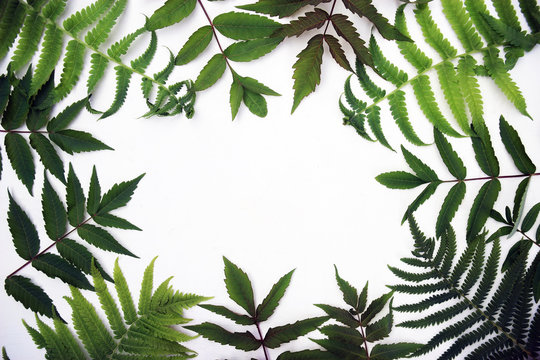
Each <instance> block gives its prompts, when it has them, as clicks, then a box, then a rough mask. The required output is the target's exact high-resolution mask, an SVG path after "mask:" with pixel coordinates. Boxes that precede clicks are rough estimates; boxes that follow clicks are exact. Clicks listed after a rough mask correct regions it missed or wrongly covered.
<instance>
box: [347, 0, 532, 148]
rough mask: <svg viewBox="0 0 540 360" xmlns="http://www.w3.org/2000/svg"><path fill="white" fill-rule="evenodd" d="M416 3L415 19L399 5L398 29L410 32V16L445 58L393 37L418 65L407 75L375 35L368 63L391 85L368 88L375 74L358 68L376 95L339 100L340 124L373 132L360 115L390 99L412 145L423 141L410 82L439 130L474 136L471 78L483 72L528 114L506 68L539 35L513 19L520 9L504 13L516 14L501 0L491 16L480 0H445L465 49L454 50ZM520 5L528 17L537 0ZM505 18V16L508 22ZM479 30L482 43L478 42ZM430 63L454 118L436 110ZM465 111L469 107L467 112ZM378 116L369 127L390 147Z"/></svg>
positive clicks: (477, 116) (424, 5) (477, 117)
mask: <svg viewBox="0 0 540 360" xmlns="http://www.w3.org/2000/svg"><path fill="white" fill-rule="evenodd" d="M407 3H409V2H408V1H407ZM416 3H417V4H416V7H415V9H414V14H415V17H414V19H408V18H407V17H406V16H405V11H404V10H405V8H406V6H409V5H408V4H403V5H401V6H400V7H399V9H398V10H397V12H396V17H395V24H396V29H398V30H399V31H400V33H401V34H403V35H404V36H407V35H408V34H409V31H408V28H407V20H409V22H411V23H412V22H413V21H411V20H414V22H416V23H417V24H418V26H419V27H420V30H421V31H422V34H423V37H424V40H425V42H426V43H427V44H428V45H429V47H431V48H432V49H431V50H434V51H435V52H437V53H438V55H439V57H440V58H441V59H442V61H440V62H435V61H433V60H432V59H431V58H429V57H428V56H427V55H426V54H425V53H424V51H423V50H422V49H420V48H419V47H418V46H417V45H416V44H414V43H411V42H407V41H403V39H400V38H396V42H397V45H398V47H399V49H400V51H401V54H402V55H403V57H404V58H405V59H406V60H407V61H408V62H409V63H410V64H411V65H413V67H415V68H416V70H417V72H416V73H414V74H412V75H411V74H408V73H406V72H404V71H403V70H401V69H399V68H398V67H397V66H395V65H394V64H393V63H392V62H391V61H390V60H388V59H387V58H386V56H385V55H384V53H383V51H382V50H381V48H380V47H379V45H378V43H377V41H376V39H375V37H374V36H372V37H371V40H370V46H369V50H370V52H371V55H372V59H373V66H372V67H373V70H374V71H375V73H376V74H377V75H379V76H380V77H381V78H382V79H383V80H384V81H385V82H386V83H389V85H390V84H392V85H393V87H394V89H393V90H392V91H389V92H388V93H387V94H384V95H381V96H378V97H376V98H374V97H373V96H372V95H373V91H374V89H375V86H376V85H375V83H374V81H372V80H371V79H370V77H369V76H370V75H368V74H367V72H366V71H360V72H358V71H357V72H356V77H357V78H358V80H359V82H360V84H361V85H362V88H363V90H364V92H365V94H366V95H367V96H368V97H369V98H371V99H372V100H373V102H372V103H366V104H365V106H363V107H362V108H359V109H358V108H355V107H352V106H351V109H348V108H346V107H344V106H342V105H340V109H341V111H342V113H343V115H344V118H343V121H344V124H345V125H351V126H353V127H354V128H355V130H356V131H357V132H358V133H359V135H361V136H362V137H363V138H365V139H368V140H371V136H370V134H368V133H367V131H366V129H365V119H366V118H368V120H369V114H372V113H373V112H374V111H375V112H378V111H380V110H379V109H380V105H379V103H380V102H382V101H383V100H386V99H388V101H389V104H390V110H391V112H392V117H393V118H394V120H395V122H396V123H397V125H398V127H399V129H400V131H401V132H402V133H403V135H404V137H405V138H406V139H407V141H409V142H411V143H412V144H414V145H426V142H425V141H422V140H421V139H419V138H418V136H417V134H416V131H415V130H414V128H413V127H412V125H411V123H410V121H409V116H408V108H409V105H408V102H407V101H406V97H405V93H404V92H403V89H404V88H405V87H406V86H407V85H409V84H410V85H411V86H412V89H413V91H414V98H415V99H416V101H417V102H418V105H419V107H420V109H421V110H422V112H423V113H424V115H425V117H426V118H427V119H428V120H429V121H430V122H431V124H432V125H433V126H434V127H435V128H436V129H437V130H439V131H440V132H441V133H443V134H445V135H449V136H453V137H461V136H463V134H464V135H466V136H475V132H473V131H472V130H471V124H472V126H474V127H475V128H477V125H478V124H480V123H483V115H484V110H483V107H484V104H483V99H482V96H481V94H480V90H479V86H478V81H477V79H476V78H477V77H478V76H481V75H486V76H489V77H491V78H492V79H493V80H494V82H495V84H496V85H497V86H498V87H499V88H500V89H501V91H502V92H503V93H504V94H505V95H506V97H507V98H508V100H509V101H510V102H511V103H513V104H514V106H515V107H516V109H517V110H518V111H519V112H521V113H522V114H523V115H525V116H529V115H528V113H527V106H526V103H525V99H524V98H523V95H522V94H521V91H520V89H519V87H518V86H517V85H516V83H515V82H514V81H513V80H512V78H511V76H510V73H509V71H510V70H511V69H512V68H513V67H514V65H515V64H516V62H517V60H518V59H519V58H520V57H521V56H523V55H524V53H525V52H527V51H530V50H531V49H532V48H533V47H534V46H535V45H536V44H537V41H536V40H535V39H534V33H525V32H523V31H521V28H520V27H518V28H516V27H515V26H516V24H519V22H518V20H517V17H515V16H511V18H512V20H511V21H509V20H508V19H506V17H507V16H509V15H507V14H510V13H512V14H514V15H515V13H516V11H515V9H514V7H513V5H512V4H511V3H510V2H504V3H505V5H504V6H502V5H496V6H499V7H498V10H497V14H498V16H499V17H500V18H495V17H493V16H491V15H490V14H489V13H488V11H487V8H486V6H485V4H484V1H469V0H466V1H465V3H463V2H462V1H461V0H443V1H442V6H443V13H444V15H445V17H446V19H447V20H448V22H449V23H450V25H451V27H452V29H453V30H454V31H455V33H456V35H457V38H458V39H459V41H460V43H461V45H462V46H463V48H464V49H465V52H464V53H458V51H457V49H456V47H454V45H452V43H451V42H450V41H449V40H448V39H447V38H446V37H445V36H444V35H443V33H442V32H441V30H440V29H439V28H438V26H437V24H436V22H435V20H434V19H433V18H432V16H431V10H430V5H429V3H428V2H416ZM494 3H496V4H499V3H501V2H498V1H496V2H494ZM527 6H529V5H527ZM503 9H504V10H503ZM533 9H536V10H533ZM520 10H521V11H522V13H523V14H524V16H525V17H526V18H531V13H533V12H534V11H537V6H536V7H534V6H531V7H530V8H528V7H526V6H522V7H521V8H520ZM505 21H509V22H510V24H507V23H505ZM536 21H538V20H536ZM482 37H483V38H484V39H483V40H484V41H485V42H487V45H486V44H484V43H483V40H482ZM501 47H502V48H504V50H505V53H506V58H505V59H503V58H501V57H500V55H499V53H500V51H499V48H501ZM426 50H430V49H426ZM426 52H427V51H426ZM472 54H481V55H483V64H478V63H477V61H476V60H475V59H474V58H473V57H472V56H471V55H472ZM360 62H363V61H360ZM433 69H435V72H436V76H437V79H438V82H439V84H440V88H441V90H442V94H444V98H445V100H446V103H447V105H448V107H449V108H450V111H451V114H452V118H453V119H450V120H449V119H447V118H446V116H445V115H444V114H443V112H442V111H441V107H442V106H441V105H442V104H439V103H438V102H437V100H436V96H435V95H436V89H435V88H434V86H433V85H432V80H431V76H430V75H429V72H430V71H431V70H433ZM409 75H410V76H409ZM347 81H349V80H347ZM347 87H350V84H349V83H348V82H346V83H345V94H347V92H350V90H348V89H347ZM348 97H350V98H353V101H356V100H357V101H362V102H363V100H362V99H359V98H357V96H356V95H355V94H353V93H352V92H350V95H348ZM354 99H356V100H354ZM467 113H470V117H469V115H468V114H467ZM379 120H380V119H378V118H377V121H368V124H369V127H370V130H371V133H372V134H373V135H374V136H375V138H376V140H377V141H379V142H380V143H381V144H382V145H383V146H385V147H387V148H389V149H393V148H392V146H391V145H390V144H389V143H388V142H387V140H386V138H385V136H384V130H383V129H384V127H383V126H382V124H381V123H380V121H379ZM452 120H455V122H456V123H457V125H458V126H459V130H457V129H456V128H455V126H454V125H453V122H454V121H452Z"/></svg>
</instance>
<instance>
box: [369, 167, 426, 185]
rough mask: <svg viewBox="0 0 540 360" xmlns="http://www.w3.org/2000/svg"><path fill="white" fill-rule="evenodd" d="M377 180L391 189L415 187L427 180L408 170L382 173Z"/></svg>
mask: <svg viewBox="0 0 540 360" xmlns="http://www.w3.org/2000/svg"><path fill="white" fill-rule="evenodd" d="M375 180H377V181H378V182H379V183H381V184H382V185H384V186H386V187H387V188H390V189H413V188H415V187H417V186H420V185H422V184H425V183H426V182H427V181H424V180H422V179H420V178H419V177H417V176H415V175H413V174H411V173H408V172H406V171H391V172H386V173H382V174H380V175H378V176H377V177H375Z"/></svg>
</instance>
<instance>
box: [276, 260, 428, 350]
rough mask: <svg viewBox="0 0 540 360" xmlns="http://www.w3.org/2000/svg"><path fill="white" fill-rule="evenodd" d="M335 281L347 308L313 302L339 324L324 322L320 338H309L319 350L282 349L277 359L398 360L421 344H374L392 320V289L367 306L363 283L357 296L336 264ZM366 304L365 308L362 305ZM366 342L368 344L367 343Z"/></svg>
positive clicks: (388, 328) (386, 335)
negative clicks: (372, 344) (290, 350)
mask: <svg viewBox="0 0 540 360" xmlns="http://www.w3.org/2000/svg"><path fill="white" fill-rule="evenodd" d="M336 280H337V283H338V286H339V289H340V290H341V293H342V295H343V301H344V302H345V303H346V304H347V306H349V307H350V309H349V310H346V309H343V308H339V307H334V306H330V305H322V304H321V305H316V306H318V307H319V308H321V309H322V310H323V311H324V312H325V313H326V314H327V315H328V316H330V318H331V319H333V320H335V321H337V322H338V323H341V324H339V325H336V324H332V325H325V326H323V327H321V328H319V331H320V332H321V333H322V334H323V335H326V338H324V339H312V340H313V341H314V342H315V343H317V344H318V345H320V346H321V347H322V348H323V349H324V351H322V350H303V351H299V352H289V351H287V352H285V353H283V354H281V355H280V356H279V357H278V360H300V359H336V360H337V359H374V360H375V359H379V360H384V359H388V360H391V359H400V358H403V357H407V356H408V355H410V354H411V353H413V352H414V351H416V350H418V348H419V347H420V346H421V344H416V343H404V342H400V343H392V344H375V346H373V347H372V348H371V343H374V342H378V341H379V340H382V339H385V338H387V337H388V336H390V332H391V331H392V326H393V323H394V316H393V314H392V297H393V292H392V291H391V292H389V293H387V294H384V295H382V296H380V297H379V298H377V299H375V300H373V301H372V302H371V303H369V305H367V288H368V284H367V283H366V285H365V286H364V288H363V290H362V292H361V293H360V295H359V294H358V290H356V288H354V287H353V286H352V285H351V284H349V282H347V281H346V280H344V279H342V278H341V277H340V276H339V273H338V270H337V267H336ZM388 302H390V311H389V313H388V314H387V315H385V316H383V317H381V318H380V319H379V320H377V321H373V320H374V318H375V317H377V316H379V315H380V313H381V312H382V311H383V309H384V308H385V307H386V304H387V303H388ZM366 305H367V307H366ZM368 343H369V345H368Z"/></svg>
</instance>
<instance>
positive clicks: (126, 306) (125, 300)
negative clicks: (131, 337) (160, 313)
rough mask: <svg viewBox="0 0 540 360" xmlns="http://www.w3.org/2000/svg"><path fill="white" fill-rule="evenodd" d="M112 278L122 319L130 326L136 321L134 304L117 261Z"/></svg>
mask: <svg viewBox="0 0 540 360" xmlns="http://www.w3.org/2000/svg"><path fill="white" fill-rule="evenodd" d="M113 278H114V287H115V288H116V293H117V294H118V299H119V300H120V305H121V306H122V311H123V312H124V319H125V320H126V323H127V324H128V325H129V324H132V323H134V322H135V321H136V320H137V310H135V303H134V302H133V297H132V296H131V293H130V291H129V287H128V284H127V281H126V278H125V277H124V274H123V273H122V269H120V266H119V265H118V259H116V261H115V262H114V270H113Z"/></svg>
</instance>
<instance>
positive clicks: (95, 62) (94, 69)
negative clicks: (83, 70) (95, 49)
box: [86, 53, 109, 94]
mask: <svg viewBox="0 0 540 360" xmlns="http://www.w3.org/2000/svg"><path fill="white" fill-rule="evenodd" d="M90 63H91V67H90V76H89V77H88V81H87V83H86V87H87V89H88V93H89V94H90V93H92V92H93V91H94V88H95V87H96V85H97V83H98V82H99V80H101V78H102V77H103V75H104V74H105V69H107V65H108V64H109V60H107V58H105V57H104V56H103V55H101V54H97V53H94V54H92V55H91V59H90Z"/></svg>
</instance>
